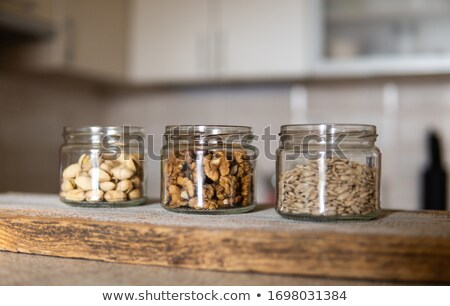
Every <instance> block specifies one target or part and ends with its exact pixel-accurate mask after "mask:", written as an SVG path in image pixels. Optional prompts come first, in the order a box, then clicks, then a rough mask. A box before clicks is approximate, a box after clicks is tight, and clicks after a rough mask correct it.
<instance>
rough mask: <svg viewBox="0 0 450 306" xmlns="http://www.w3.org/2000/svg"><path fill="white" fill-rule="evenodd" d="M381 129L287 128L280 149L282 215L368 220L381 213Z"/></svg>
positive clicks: (340, 126) (279, 202) (336, 126)
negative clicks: (379, 138) (379, 145)
mask: <svg viewBox="0 0 450 306" xmlns="http://www.w3.org/2000/svg"><path fill="white" fill-rule="evenodd" d="M376 138H377V131H376V127H375V126H372V125H351V124H309V125H284V126H282V127H281V132H280V146H279V148H278V150H277V171H276V173H277V202H276V210H277V212H278V213H279V214H280V215H282V216H283V217H287V218H293V219H303V220H312V221H334V220H357V219H360V220H367V219H373V218H375V217H377V216H378V215H379V213H380V175H381V171H380V170H381V152H380V150H379V149H378V147H377V146H376V145H375V141H376Z"/></svg>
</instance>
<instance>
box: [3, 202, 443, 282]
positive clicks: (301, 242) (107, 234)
mask: <svg viewBox="0 0 450 306" xmlns="http://www.w3.org/2000/svg"><path fill="white" fill-rule="evenodd" d="M0 250H4V251H12V252H21V253H29V254H40V255H52V256H60V257H71V258H85V259H95V260H102V261H109V262H122V263H132V264H145V265H157V266H168V267H183V268H192V269H208V270H220V271H240V272H260V273H271V274H290V275H304V276H316V277H337V278H353V279H369V280H389V281H414V282H421V283H424V282H426V283H450V214H449V213H448V212H441V213H431V212H401V211H386V212H385V213H384V214H383V216H382V217H381V218H379V219H377V220H374V221H369V222H344V223H312V222H298V221H293V220H285V219H283V218H281V217H280V216H278V215H277V214H276V213H275V211H274V209H273V208H272V207H271V206H268V205H260V206H259V208H258V209H257V210H256V211H254V212H251V213H247V214H241V215H230V216H209V215H208V216H203V215H185V214H174V213H171V212H167V211H165V210H164V209H162V208H161V207H160V205H159V204H149V205H145V206H141V207H134V208H106V209H92V208H90V209H88V208H74V207H70V206H66V205H64V204H62V203H60V202H59V200H58V198H57V197H56V196H54V195H36V194H3V195H0Z"/></svg>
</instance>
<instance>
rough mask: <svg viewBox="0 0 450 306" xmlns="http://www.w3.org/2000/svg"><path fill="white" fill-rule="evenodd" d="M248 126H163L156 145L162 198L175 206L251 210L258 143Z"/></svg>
mask: <svg viewBox="0 0 450 306" xmlns="http://www.w3.org/2000/svg"><path fill="white" fill-rule="evenodd" d="M253 139H254V135H253V133H252V128H251V127H247V126H225V125H173V126H167V127H166V131H165V134H164V145H163V148H162V150H161V204H162V206H163V207H164V208H166V209H168V210H171V211H175V212H186V213H203V214H204V213H209V214H231V213H241V212H247V211H250V210H252V209H253V208H254V207H255V201H254V193H255V190H254V169H255V161H256V152H257V149H256V147H255V146H253V145H252V141H253Z"/></svg>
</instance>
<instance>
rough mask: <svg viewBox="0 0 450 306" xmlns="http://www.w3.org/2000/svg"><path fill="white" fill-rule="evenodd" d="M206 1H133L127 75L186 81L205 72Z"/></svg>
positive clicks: (140, 79)
mask: <svg viewBox="0 0 450 306" xmlns="http://www.w3.org/2000/svg"><path fill="white" fill-rule="evenodd" d="M207 2H208V1H207V0H183V1H180V0H133V2H132V3H133V5H132V12H131V18H130V22H131V27H130V32H129V34H130V39H131V42H130V44H129V46H130V49H129V54H128V62H129V66H128V68H129V71H128V78H129V79H130V80H131V81H134V82H167V81H190V80H198V79H201V78H204V77H206V76H207V75H208V71H209V64H208V63H209V51H208V50H209V44H210V39H209V36H208V27H207V21H208V20H207V19H208V16H207V10H208V3H207Z"/></svg>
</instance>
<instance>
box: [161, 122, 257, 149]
mask: <svg viewBox="0 0 450 306" xmlns="http://www.w3.org/2000/svg"><path fill="white" fill-rule="evenodd" d="M254 139H255V136H254V135H253V132H252V128H251V127H247V126H228V125H177V126H167V127H166V132H165V134H164V142H165V144H168V145H195V146H219V145H223V146H236V145H244V144H250V143H251V142H252V141H253V140H254Z"/></svg>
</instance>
